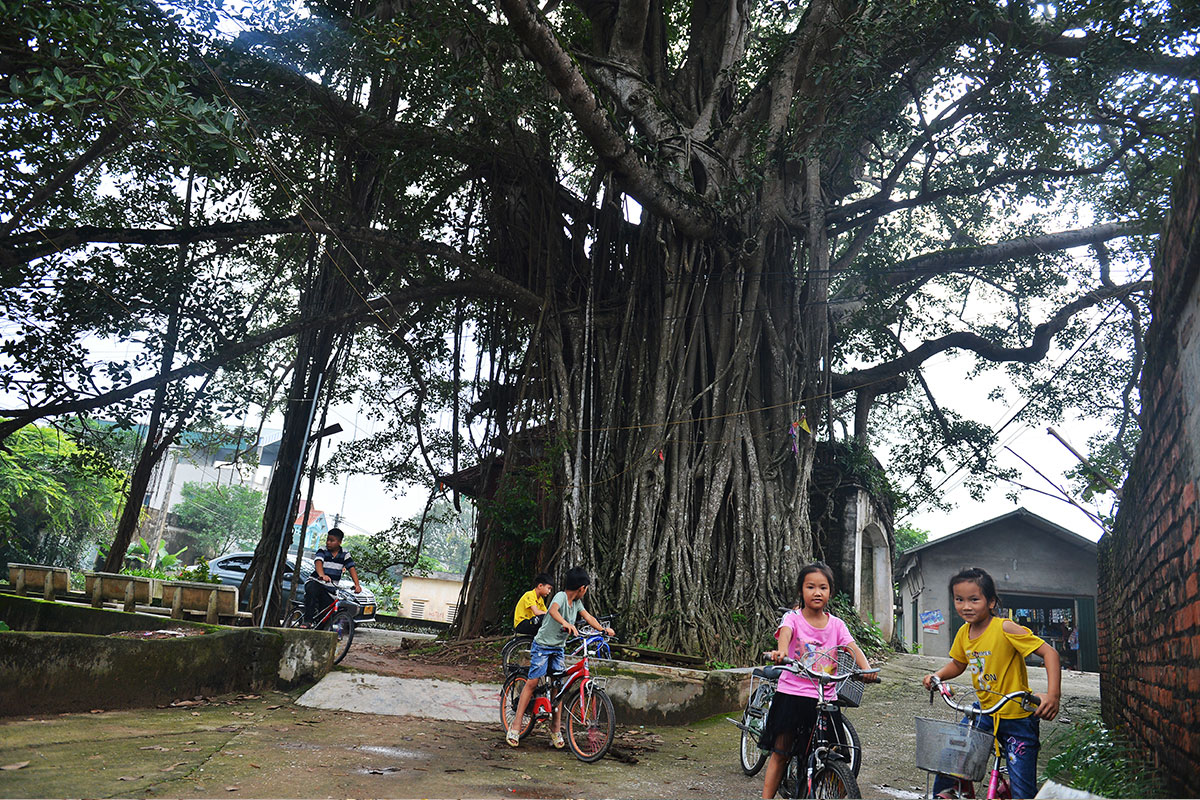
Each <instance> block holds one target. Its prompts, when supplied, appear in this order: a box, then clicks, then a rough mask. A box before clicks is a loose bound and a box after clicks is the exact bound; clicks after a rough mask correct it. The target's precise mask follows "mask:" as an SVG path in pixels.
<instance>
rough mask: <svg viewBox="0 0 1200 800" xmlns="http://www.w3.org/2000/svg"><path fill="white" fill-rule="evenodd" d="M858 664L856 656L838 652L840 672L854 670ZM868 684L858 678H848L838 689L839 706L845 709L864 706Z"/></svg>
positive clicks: (845, 651) (847, 652) (848, 652)
mask: <svg viewBox="0 0 1200 800" xmlns="http://www.w3.org/2000/svg"><path fill="white" fill-rule="evenodd" d="M857 666H858V663H857V662H856V661H855V660H854V654H853V653H851V652H850V651H849V650H841V651H839V652H838V666H837V670H838V672H845V671H847V670H851V669H854V668H855V667H857ZM865 687H866V684H865V683H863V682H862V681H860V680H858V679H857V678H847V679H846V680H844V681H842V682H841V683H839V684H838V687H837V704H838V705H839V706H842V707H844V708H858V707H859V705H861V704H862V698H863V689H864V688H865Z"/></svg>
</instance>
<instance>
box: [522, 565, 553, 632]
mask: <svg viewBox="0 0 1200 800" xmlns="http://www.w3.org/2000/svg"><path fill="white" fill-rule="evenodd" d="M552 591H554V579H553V578H551V577H550V576H549V575H548V574H546V573H545V572H539V573H538V575H537V577H536V578H534V579H533V588H532V589H530V590H529V591H528V592H526V593H525V594H523V595H521V599H520V600H518V601H517V607H516V609H515V610H514V611H513V629H514V630H516V632H517V633H522V634H525V635H526V636H533V635H534V634H535V633H537V632H538V626H540V625H541V624H542V617H543V616H545V614H546V598H547V597H549V596H550V592H552Z"/></svg>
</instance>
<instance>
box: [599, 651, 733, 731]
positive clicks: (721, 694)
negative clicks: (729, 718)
mask: <svg viewBox="0 0 1200 800" xmlns="http://www.w3.org/2000/svg"><path fill="white" fill-rule="evenodd" d="M591 664H592V674H593V675H596V676H597V677H602V678H607V679H608V685H607V687H606V690H607V691H608V696H609V697H610V698H611V699H612V701H613V706H614V708H615V710H616V714H617V719H619V720H621V722H622V723H623V724H624V723H629V724H634V725H685V724H688V723H691V722H697V721H699V720H702V719H707V718H708V717H711V716H714V715H716V714H725V713H729V712H732V711H738V710H740V709H741V707H742V705H743V699H742V695H743V694H744V689H743V686H742V684H743V681H744V678H745V676H743V675H740V674H738V673H737V672H736V671H734V670H713V671H706V670H696V669H685V668H682V667H661V666H655V665H650V664H635V663H631V662H628V661H604V660H602V659H592V661H591Z"/></svg>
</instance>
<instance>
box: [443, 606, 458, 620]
mask: <svg viewBox="0 0 1200 800" xmlns="http://www.w3.org/2000/svg"><path fill="white" fill-rule="evenodd" d="M456 616H458V603H448V604H446V622H454V618H455V617H456Z"/></svg>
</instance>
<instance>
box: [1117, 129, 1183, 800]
mask: <svg viewBox="0 0 1200 800" xmlns="http://www.w3.org/2000/svg"><path fill="white" fill-rule="evenodd" d="M1198 273H1200V136H1193V143H1192V146H1191V148H1190V151H1189V155H1188V158H1187V159H1186V162H1185V165H1184V168H1183V170H1182V172H1181V174H1180V175H1179V177H1178V178H1177V179H1176V185H1175V188H1174V194H1173V203H1172V212H1171V215H1170V218H1169V219H1168V221H1167V224H1166V226H1165V228H1164V232H1163V237H1162V240H1161V241H1160V244H1159V253H1158V258H1157V261H1156V263H1155V265H1154V293H1153V299H1152V301H1151V305H1152V309H1153V322H1152V324H1151V326H1150V329H1149V332H1148V335H1147V353H1146V356H1147V360H1146V365H1145V369H1144V371H1143V373H1142V439H1141V442H1140V443H1139V445H1138V449H1137V453H1136V456H1135V458H1134V463H1133V467H1132V469H1131V470H1130V475H1129V479H1128V481H1127V482H1126V484H1125V488H1124V491H1123V497H1122V500H1121V508H1120V512H1119V513H1118V515H1117V520H1116V525H1115V528H1114V530H1113V532H1112V533H1111V534H1109V535H1107V536H1105V537H1104V538H1103V539H1101V540H1100V562H1099V566H1100V575H1099V582H1100V587H1099V588H1100V595H1099V598H1098V601H1099V608H1098V616H1099V620H1098V622H1099V642H1100V693H1101V708H1102V711H1103V714H1104V719H1105V721H1106V722H1107V723H1108V724H1109V725H1115V726H1118V727H1120V728H1122V729H1123V730H1124V731H1125V732H1127V733H1128V734H1130V735H1131V736H1132V737H1133V738H1134V739H1135V741H1137V742H1140V743H1141V744H1142V745H1143V746H1144V748H1145V749H1146V750H1147V751H1148V753H1150V754H1151V755H1152V757H1153V758H1154V759H1155V760H1156V761H1157V762H1158V764H1159V765H1160V766H1161V767H1162V769H1163V772H1164V773H1165V775H1166V777H1167V779H1168V782H1169V784H1170V787H1171V789H1172V790H1173V791H1175V792H1177V793H1178V794H1177V796H1189V797H1196V796H1200V713H1198V712H1200V590H1198V587H1197V557H1198V554H1200V524H1198V514H1200V507H1198V505H1197V491H1196V489H1197V478H1198V476H1200V473H1198V471H1197V467H1198V466H1200V446H1198V445H1197V439H1198V436H1197V433H1198V432H1200V374H1198V373H1200V371H1198V370H1197V365H1200V311H1198V309H1197V305H1198V303H1197V297H1198V291H1197V290H1198V288H1200V285H1198V283H1197V274H1198Z"/></svg>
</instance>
